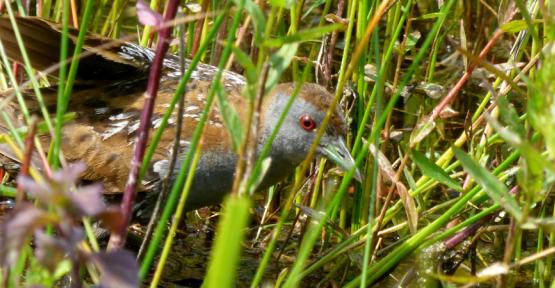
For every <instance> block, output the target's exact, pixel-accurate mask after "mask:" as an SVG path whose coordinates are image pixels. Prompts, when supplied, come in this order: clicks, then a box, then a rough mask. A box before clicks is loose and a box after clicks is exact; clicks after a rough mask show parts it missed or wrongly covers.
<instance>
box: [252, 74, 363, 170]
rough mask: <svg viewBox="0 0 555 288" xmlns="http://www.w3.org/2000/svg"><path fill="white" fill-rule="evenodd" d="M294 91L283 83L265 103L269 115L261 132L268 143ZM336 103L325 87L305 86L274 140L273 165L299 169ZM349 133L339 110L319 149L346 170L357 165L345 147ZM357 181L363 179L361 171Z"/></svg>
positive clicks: (263, 116)
mask: <svg viewBox="0 0 555 288" xmlns="http://www.w3.org/2000/svg"><path fill="white" fill-rule="evenodd" d="M294 88H295V84H294V83H285V84H280V85H279V86H278V87H276V89H274V92H273V93H272V94H270V95H268V97H267V98H266V99H265V100H264V102H263V104H262V105H263V107H262V111H265V112H264V114H263V115H261V124H262V129H261V131H260V133H262V135H264V136H263V137H261V140H263V141H264V142H266V141H267V138H269V136H270V135H271V133H272V130H273V129H274V128H275V127H276V126H277V123H278V120H279V118H280V115H281V114H282V112H283V111H284V109H285V108H286V106H287V102H288V101H289V99H290V97H291V95H292V94H293V90H294ZM332 101H333V95H332V94H330V93H329V92H328V91H326V89H325V88H324V87H322V86H320V85H316V84H309V83H305V84H304V85H303V86H302V88H301V90H300V91H299V94H298V96H297V98H296V99H295V101H294V102H293V105H292V106H291V108H290V109H289V113H288V114H287V116H286V118H285V120H284V122H283V124H282V126H281V128H280V130H279V132H278V134H277V136H276V138H275V139H274V142H273V145H272V151H271V157H272V162H274V161H278V162H282V163H287V162H288V163H289V165H290V166H292V167H295V166H297V165H298V164H300V163H301V162H302V161H303V160H304V159H305V158H306V156H307V154H308V151H309V150H310V147H311V145H312V143H313V142H314V140H315V138H316V134H317V132H318V129H319V128H320V125H321V124H322V121H323V120H324V117H325V116H326V113H327V111H328V110H329V108H330V105H331V102H332ZM346 133H347V126H346V124H345V118H344V116H343V113H342V112H341V111H340V110H339V109H338V108H336V109H335V111H333V114H332V116H331V118H330V121H329V123H328V126H327V127H326V131H325V133H324V134H323V136H322V138H321V139H320V143H319V144H318V148H317V153H318V154H319V155H321V156H324V157H327V158H329V159H330V160H333V161H334V162H335V163H336V164H338V165H339V166H340V167H341V168H343V169H345V170H347V169H350V168H351V167H353V166H354V161H353V158H352V157H351V154H350V153H349V150H348V149H347V147H346V145H345V135H346ZM355 178H360V175H359V174H358V172H357V174H356V176H355Z"/></svg>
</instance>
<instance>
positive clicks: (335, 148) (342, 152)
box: [319, 138, 362, 182]
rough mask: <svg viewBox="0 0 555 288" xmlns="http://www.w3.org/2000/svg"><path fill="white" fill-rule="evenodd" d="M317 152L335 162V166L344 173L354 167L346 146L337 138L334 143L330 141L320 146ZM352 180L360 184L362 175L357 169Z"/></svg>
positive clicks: (353, 160)
mask: <svg viewBox="0 0 555 288" xmlns="http://www.w3.org/2000/svg"><path fill="white" fill-rule="evenodd" d="M319 150H320V152H321V153H322V154H323V155H324V156H326V157H327V158H328V159H330V160H332V161H333V162H335V164H337V165H338V166H339V167H340V168H341V169H343V170H344V171H349V170H350V169H352V168H353V167H355V159H353V156H351V153H350V152H349V149H348V148H347V145H345V141H343V139H341V138H338V139H336V140H335V141H330V143H326V144H323V143H322V144H320V147H319ZM353 178H355V179H356V180H357V181H358V182H362V174H361V173H360V171H359V170H358V168H356V169H355V174H354V175H353Z"/></svg>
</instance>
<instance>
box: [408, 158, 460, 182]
mask: <svg viewBox="0 0 555 288" xmlns="http://www.w3.org/2000/svg"><path fill="white" fill-rule="evenodd" d="M410 158H411V159H412V161H414V163H416V165H417V166H418V168H420V170H422V174H424V175H426V176H428V177H430V178H432V179H434V180H437V181H438V182H440V183H442V184H445V185H447V186H448V187H449V188H451V189H453V190H455V191H458V192H462V187H461V186H460V185H459V182H457V181H456V180H455V179H453V178H451V177H450V176H449V174H448V173H447V172H445V170H443V169H442V168H441V167H439V166H438V165H436V163H434V162H432V161H430V159H428V157H426V155H424V154H422V153H420V152H418V151H416V150H412V151H411V153H410Z"/></svg>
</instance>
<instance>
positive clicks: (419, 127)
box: [409, 116, 436, 147]
mask: <svg viewBox="0 0 555 288" xmlns="http://www.w3.org/2000/svg"><path fill="white" fill-rule="evenodd" d="M435 128H436V122H435V121H434V120H433V119H432V118H431V117H430V116H424V117H422V118H421V119H420V120H419V121H418V123H417V124H416V128H415V129H414V130H413V131H412V133H411V134H410V140H409V143H410V146H411V147H414V146H415V145H416V144H418V143H420V142H421V141H422V140H424V138H426V136H428V135H429V134H430V133H432V131H434V129H435Z"/></svg>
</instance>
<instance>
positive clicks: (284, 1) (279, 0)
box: [270, 0, 295, 9]
mask: <svg viewBox="0 0 555 288" xmlns="http://www.w3.org/2000/svg"><path fill="white" fill-rule="evenodd" d="M270 4H272V6H276V7H279V8H286V9H290V8H291V7H292V6H293V4H295V1H293V0H270Z"/></svg>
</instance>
